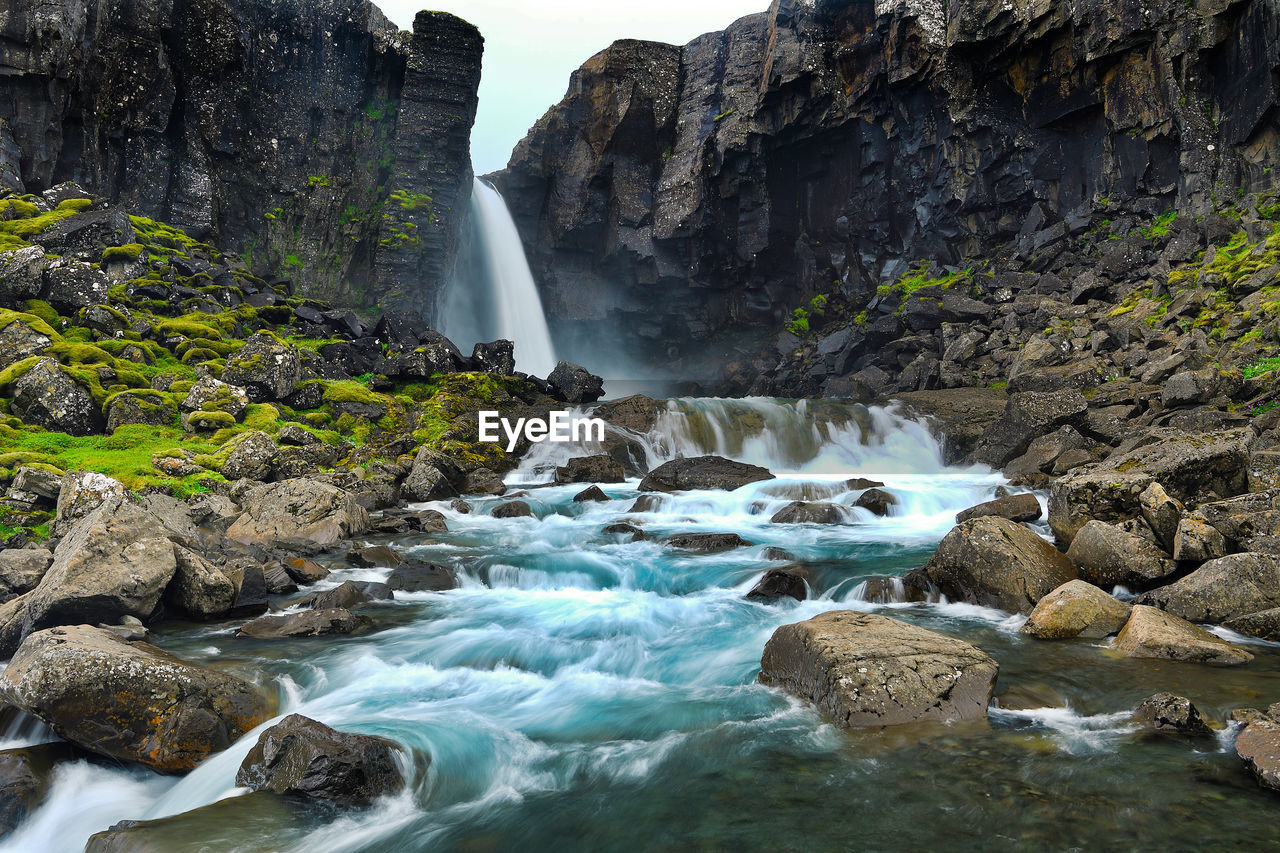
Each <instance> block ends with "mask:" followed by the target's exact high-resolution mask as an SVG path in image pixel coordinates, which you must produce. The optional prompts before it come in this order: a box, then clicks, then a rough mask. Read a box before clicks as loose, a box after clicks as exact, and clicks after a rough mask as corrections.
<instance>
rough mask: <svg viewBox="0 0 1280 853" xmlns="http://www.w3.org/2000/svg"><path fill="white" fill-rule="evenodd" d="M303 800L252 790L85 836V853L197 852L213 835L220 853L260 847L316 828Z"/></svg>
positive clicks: (206, 847)
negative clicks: (266, 842) (268, 841)
mask: <svg viewBox="0 0 1280 853" xmlns="http://www.w3.org/2000/svg"><path fill="white" fill-rule="evenodd" d="M307 806H308V804H307V803H306V802H305V801H299V800H294V799H290V798H288V797H282V796H280V795H279V794H276V793H273V792H271V791H254V792H252V793H248V794H242V795H240V796H234V797H227V798H225V799H222V800H217V801H215V802H212V803H210V804H209V805H207V806H201V807H200V808H198V809H192V810H191V811H186V812H180V813H178V814H175V815H170V816H169V817H161V818H155V819H153V820H122V821H119V822H118V823H116V824H115V825H114V826H112V827H111V828H110V829H104V830H102V831H101V832H96V833H94V834H93V835H92V836H90V837H89V841H88V843H87V844H86V845H85V847H84V850H83V853H179V851H184V853H195V851H194V850H193V849H192V848H193V847H194V848H196V849H197V850H198V849H200V848H205V849H208V845H206V844H203V843H202V839H205V838H208V837H209V835H210V833H211V831H213V832H216V833H217V836H218V842H219V843H218V849H219V850H252V849H254V848H255V847H256V848H261V846H262V841H263V839H264V838H271V839H279V838H301V837H304V836H305V835H306V834H307V832H308V829H309V828H310V827H314V825H315V824H314V821H315V813H314V810H312V809H310V808H308V807H307Z"/></svg>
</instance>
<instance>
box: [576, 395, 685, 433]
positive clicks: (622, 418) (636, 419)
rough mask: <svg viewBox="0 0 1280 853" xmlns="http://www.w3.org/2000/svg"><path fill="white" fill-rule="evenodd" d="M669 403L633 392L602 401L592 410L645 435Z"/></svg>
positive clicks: (615, 423)
mask: <svg viewBox="0 0 1280 853" xmlns="http://www.w3.org/2000/svg"><path fill="white" fill-rule="evenodd" d="M666 407H667V404H666V403H665V402H663V401H661V400H655V399H653V398H652V397H646V396H645V395H644V394H632V395H631V396H630V397H622V398H620V399H618V400H610V401H609V402H607V403H601V404H600V405H598V406H596V407H595V409H594V410H593V411H592V412H591V414H592V416H594V417H597V418H600V419H601V420H603V421H605V422H606V423H610V424H613V425H614V426H616V427H621V428H622V429H625V430H630V431H631V432H634V433H637V434H639V435H644V434H645V433H647V432H649V431H650V430H652V429H653V427H654V425H655V424H657V422H658V415H659V414H661V413H662V412H663V411H665V410H666Z"/></svg>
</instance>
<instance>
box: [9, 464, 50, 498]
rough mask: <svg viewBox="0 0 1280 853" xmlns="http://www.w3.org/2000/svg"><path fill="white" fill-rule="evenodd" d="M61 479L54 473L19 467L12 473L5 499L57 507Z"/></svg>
mask: <svg viewBox="0 0 1280 853" xmlns="http://www.w3.org/2000/svg"><path fill="white" fill-rule="evenodd" d="M62 477H63V475H61V474H57V473H55V472H54V471H49V470H45V469H43V468H31V467H28V466H26V465H20V466H18V468H17V470H15V471H14V472H13V482H12V483H11V484H10V485H9V491H8V492H7V494H6V497H7V498H8V499H9V500H11V501H20V502H23V503H29V504H32V505H35V504H43V505H45V506H57V504H58V496H59V495H60V494H62Z"/></svg>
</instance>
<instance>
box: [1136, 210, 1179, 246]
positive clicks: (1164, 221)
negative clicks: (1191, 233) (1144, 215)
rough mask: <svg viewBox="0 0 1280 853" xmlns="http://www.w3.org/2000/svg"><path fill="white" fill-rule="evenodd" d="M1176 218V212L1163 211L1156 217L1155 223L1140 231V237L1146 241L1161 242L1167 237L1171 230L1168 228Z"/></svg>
mask: <svg viewBox="0 0 1280 853" xmlns="http://www.w3.org/2000/svg"><path fill="white" fill-rule="evenodd" d="M1177 218H1178V212H1177V211H1176V210H1167V211H1165V212H1164V213H1162V214H1160V215H1159V216H1158V217H1156V221H1155V222H1153V223H1152V224H1151V225H1149V226H1148V227H1146V228H1143V229H1142V231H1141V233H1142V236H1143V237H1146V238H1147V239H1148V240H1163V239H1164V238H1165V237H1168V236H1169V233H1170V231H1171V230H1172V229H1171V228H1170V226H1171V225H1172V224H1173V220H1175V219H1177Z"/></svg>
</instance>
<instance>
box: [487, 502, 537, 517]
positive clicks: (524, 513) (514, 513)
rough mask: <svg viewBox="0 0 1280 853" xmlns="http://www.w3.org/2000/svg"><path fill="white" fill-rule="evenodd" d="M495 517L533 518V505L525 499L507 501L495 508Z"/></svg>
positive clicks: (493, 514) (492, 513) (493, 512)
mask: <svg viewBox="0 0 1280 853" xmlns="http://www.w3.org/2000/svg"><path fill="white" fill-rule="evenodd" d="M490 515H492V516H493V517H494V518H533V517H534V515H533V507H531V506H529V504H527V503H526V502H524V501H507V502H506V503H504V504H499V505H498V506H495V507H494V508H493V511H492V512H491V513H490Z"/></svg>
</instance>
